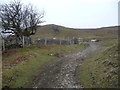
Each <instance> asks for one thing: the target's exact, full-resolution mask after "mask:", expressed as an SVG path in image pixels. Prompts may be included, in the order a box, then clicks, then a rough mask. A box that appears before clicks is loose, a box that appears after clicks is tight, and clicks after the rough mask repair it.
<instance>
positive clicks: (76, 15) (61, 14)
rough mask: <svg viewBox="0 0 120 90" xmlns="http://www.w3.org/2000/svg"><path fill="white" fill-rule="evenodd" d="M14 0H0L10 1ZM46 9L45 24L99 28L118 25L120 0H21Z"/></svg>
mask: <svg viewBox="0 0 120 90" xmlns="http://www.w3.org/2000/svg"><path fill="white" fill-rule="evenodd" d="M9 1H13V0H0V3H1V4H3V3H8V2H9ZM21 1H22V3H24V4H28V3H31V4H33V5H34V6H35V7H37V8H38V9H39V10H44V11H45V17H44V19H43V20H45V21H46V22H45V23H44V24H57V25H62V26H66V27H71V28H98V27H106V26H115V25H118V1H119V0H21Z"/></svg>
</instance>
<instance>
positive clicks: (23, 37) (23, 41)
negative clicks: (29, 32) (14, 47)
mask: <svg viewBox="0 0 120 90" xmlns="http://www.w3.org/2000/svg"><path fill="white" fill-rule="evenodd" d="M24 46H25V38H24V36H23V47H24Z"/></svg>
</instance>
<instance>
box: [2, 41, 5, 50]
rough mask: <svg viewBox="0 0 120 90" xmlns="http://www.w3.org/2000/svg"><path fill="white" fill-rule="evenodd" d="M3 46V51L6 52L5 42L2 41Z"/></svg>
mask: <svg viewBox="0 0 120 90" xmlns="http://www.w3.org/2000/svg"><path fill="white" fill-rule="evenodd" d="M2 46H3V51H4V50H5V41H4V39H2Z"/></svg>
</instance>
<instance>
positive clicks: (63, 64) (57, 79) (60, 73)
mask: <svg viewBox="0 0 120 90" xmlns="http://www.w3.org/2000/svg"><path fill="white" fill-rule="evenodd" d="M89 44H90V46H89V47H87V48H86V49H85V50H82V51H77V52H74V53H71V54H69V55H65V56H64V57H62V58H59V59H58V60H56V61H55V62H53V63H52V64H50V65H48V66H47V67H46V68H45V69H44V71H43V72H42V73H40V75H39V76H37V78H36V79H35V81H34V84H33V87H35V88H83V86H82V85H80V82H79V81H77V79H76V77H75V72H76V68H77V67H78V66H80V65H81V64H82V62H83V59H84V58H85V57H87V56H88V55H89V54H90V53H92V52H94V51H95V50H98V49H99V48H100V46H99V45H98V44H96V43H89Z"/></svg>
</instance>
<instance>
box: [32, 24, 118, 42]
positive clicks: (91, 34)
mask: <svg viewBox="0 0 120 90" xmlns="http://www.w3.org/2000/svg"><path fill="white" fill-rule="evenodd" d="M55 30H56V31H55ZM117 33H118V27H117V26H114V27H103V28H98V29H73V28H67V27H63V26H58V25H54V24H50V25H44V26H38V29H37V33H36V34H35V35H33V36H31V37H32V40H36V39H37V38H40V37H46V38H53V37H56V38H65V39H67V38H73V37H81V38H84V39H92V38H97V39H111V38H117V35H118V34H117Z"/></svg>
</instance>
